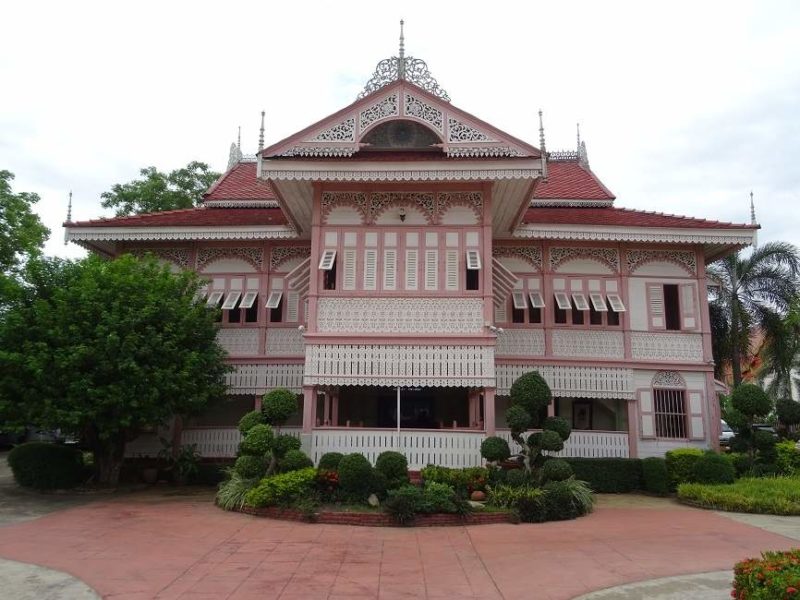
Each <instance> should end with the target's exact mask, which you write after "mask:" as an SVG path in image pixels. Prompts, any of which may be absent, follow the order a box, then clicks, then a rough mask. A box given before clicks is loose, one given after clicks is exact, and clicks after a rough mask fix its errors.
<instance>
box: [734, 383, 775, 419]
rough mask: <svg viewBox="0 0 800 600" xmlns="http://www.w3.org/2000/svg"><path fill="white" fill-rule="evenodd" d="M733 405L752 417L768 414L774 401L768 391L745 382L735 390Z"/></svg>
mask: <svg viewBox="0 0 800 600" xmlns="http://www.w3.org/2000/svg"><path fill="white" fill-rule="evenodd" d="M731 405H732V406H733V408H735V409H736V410H738V411H739V412H741V413H744V414H745V415H747V416H748V417H750V418H753V417H763V416H766V415H768V414H769V413H770V411H771V410H772V401H771V400H770V399H769V396H767V393H766V392H765V391H764V390H762V389H761V388H760V387H758V386H757V385H755V384H752V383H743V384H742V385H740V386H739V387H737V388H736V389H735V390H733V393H732V394H731Z"/></svg>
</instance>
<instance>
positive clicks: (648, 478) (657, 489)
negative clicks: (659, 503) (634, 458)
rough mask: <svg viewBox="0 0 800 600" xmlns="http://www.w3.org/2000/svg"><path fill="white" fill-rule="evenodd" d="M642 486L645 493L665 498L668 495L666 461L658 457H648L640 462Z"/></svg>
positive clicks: (668, 483)
mask: <svg viewBox="0 0 800 600" xmlns="http://www.w3.org/2000/svg"><path fill="white" fill-rule="evenodd" d="M642 485H643V487H644V490H645V491H646V492H650V493H651V494H658V495H659V496H666V495H667V494H669V488H670V481H669V472H668V471H667V461H665V460H664V459H663V458H660V457H658V456H650V457H648V458H645V459H643V460H642Z"/></svg>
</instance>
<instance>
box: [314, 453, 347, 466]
mask: <svg viewBox="0 0 800 600" xmlns="http://www.w3.org/2000/svg"><path fill="white" fill-rule="evenodd" d="M342 458H344V454H342V453H341V452H326V453H325V454H323V455H322V456H320V458H319V465H317V467H318V468H319V469H320V470H322V471H338V470H339V463H340V462H342Z"/></svg>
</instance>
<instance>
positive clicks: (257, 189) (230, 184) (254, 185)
mask: <svg viewBox="0 0 800 600" xmlns="http://www.w3.org/2000/svg"><path fill="white" fill-rule="evenodd" d="M203 199H204V200H274V199H275V194H274V193H273V192H272V188H271V187H270V185H269V184H268V183H267V182H266V181H264V180H262V179H259V178H258V177H257V176H256V163H254V162H240V163H239V164H237V165H236V166H235V167H233V168H232V169H231V170H230V171H228V172H227V173H225V174H224V175H223V176H222V177H220V178H219V179H218V180H217V181H216V182H215V183H214V185H212V186H211V187H210V188H209V189H208V191H207V192H206V193H205V195H204V196H203Z"/></svg>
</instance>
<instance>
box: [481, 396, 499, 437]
mask: <svg viewBox="0 0 800 600" xmlns="http://www.w3.org/2000/svg"><path fill="white" fill-rule="evenodd" d="M495 392H496V390H495V388H484V389H483V419H484V423H483V428H484V430H485V431H486V435H494V434H495V424H494V402H495Z"/></svg>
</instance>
